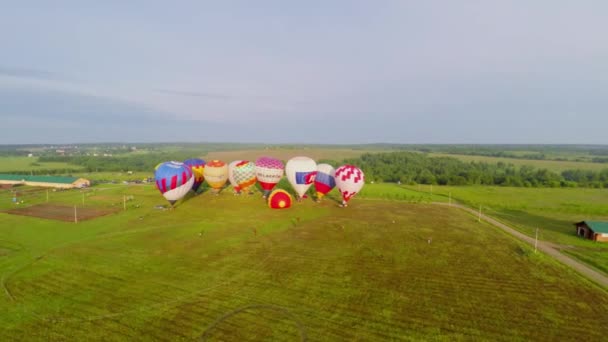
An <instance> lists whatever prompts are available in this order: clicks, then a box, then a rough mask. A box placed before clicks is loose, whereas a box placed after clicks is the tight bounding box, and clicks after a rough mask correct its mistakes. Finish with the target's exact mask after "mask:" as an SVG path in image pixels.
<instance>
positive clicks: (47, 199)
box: [46, 189, 49, 203]
mask: <svg viewBox="0 0 608 342" xmlns="http://www.w3.org/2000/svg"><path fill="white" fill-rule="evenodd" d="M46 203H49V189H46Z"/></svg>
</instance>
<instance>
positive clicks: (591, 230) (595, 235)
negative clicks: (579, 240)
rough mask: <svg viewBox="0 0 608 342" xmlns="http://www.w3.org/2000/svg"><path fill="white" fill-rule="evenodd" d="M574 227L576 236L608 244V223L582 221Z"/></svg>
mask: <svg viewBox="0 0 608 342" xmlns="http://www.w3.org/2000/svg"><path fill="white" fill-rule="evenodd" d="M574 225H575V226H576V235H578V236H580V237H583V238H585V239H589V240H593V241H601V242H608V222H601V221H582V222H578V223H575V224H574Z"/></svg>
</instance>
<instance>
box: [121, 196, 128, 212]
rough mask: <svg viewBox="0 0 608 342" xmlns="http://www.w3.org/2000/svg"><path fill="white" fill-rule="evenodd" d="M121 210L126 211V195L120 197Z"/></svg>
mask: <svg viewBox="0 0 608 342" xmlns="http://www.w3.org/2000/svg"><path fill="white" fill-rule="evenodd" d="M122 208H123V210H127V195H122Z"/></svg>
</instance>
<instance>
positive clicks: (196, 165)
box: [184, 158, 205, 192]
mask: <svg viewBox="0 0 608 342" xmlns="http://www.w3.org/2000/svg"><path fill="white" fill-rule="evenodd" d="M184 164H185V165H186V166H189V167H190V169H192V175H193V176H194V183H192V190H194V192H196V190H198V188H199V186H201V184H203V181H204V180H205V175H204V171H205V161H204V160H202V159H199V158H192V159H186V160H184Z"/></svg>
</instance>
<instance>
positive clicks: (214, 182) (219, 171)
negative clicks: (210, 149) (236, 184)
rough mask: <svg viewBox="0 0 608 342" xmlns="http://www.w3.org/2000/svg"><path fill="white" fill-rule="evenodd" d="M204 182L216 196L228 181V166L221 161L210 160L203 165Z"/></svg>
mask: <svg viewBox="0 0 608 342" xmlns="http://www.w3.org/2000/svg"><path fill="white" fill-rule="evenodd" d="M204 175H205V181H206V182H207V184H209V186H210V187H211V189H213V191H214V192H215V193H216V194H217V193H219V192H220V190H221V189H222V187H224V185H225V184H226V181H227V180H228V165H226V163H224V162H223V161H221V160H212V161H210V162H208V163H207V164H206V165H205V171H204Z"/></svg>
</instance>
